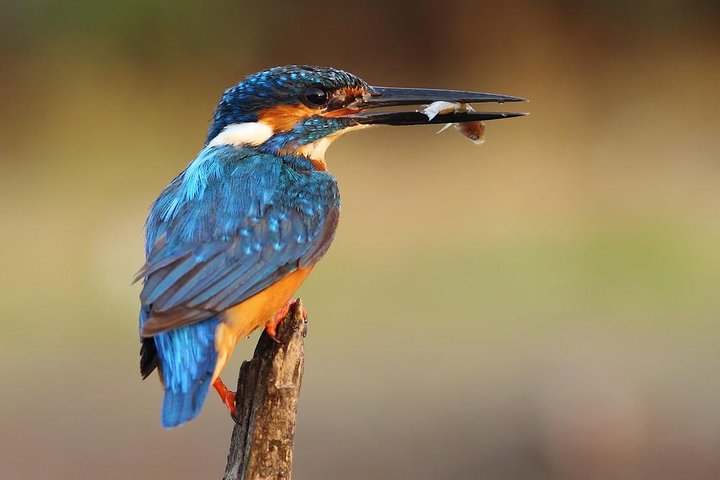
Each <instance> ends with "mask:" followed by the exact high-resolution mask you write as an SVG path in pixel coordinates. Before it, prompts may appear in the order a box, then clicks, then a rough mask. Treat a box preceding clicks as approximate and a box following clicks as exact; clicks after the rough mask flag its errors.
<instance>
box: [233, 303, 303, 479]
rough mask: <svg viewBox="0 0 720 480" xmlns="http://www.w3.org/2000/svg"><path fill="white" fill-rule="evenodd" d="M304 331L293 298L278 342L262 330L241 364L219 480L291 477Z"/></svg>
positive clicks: (301, 371)
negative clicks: (252, 351) (227, 448)
mask: <svg viewBox="0 0 720 480" xmlns="http://www.w3.org/2000/svg"><path fill="white" fill-rule="evenodd" d="M305 333H306V325H305V319H304V318H303V315H302V302H301V300H300V299H299V298H298V300H297V302H295V305H294V306H293V307H292V308H290V311H289V312H288V314H287V316H286V317H285V318H284V319H283V320H282V321H281V322H280V324H279V325H278V330H277V338H278V340H279V342H276V341H274V340H273V339H271V338H270V337H269V336H268V335H267V333H266V332H264V331H263V333H262V335H261V336H260V340H258V343H257V346H256V347H255V354H254V355H253V358H252V360H250V361H247V362H243V364H242V366H241V367H240V375H239V377H238V385H237V391H236V400H235V404H236V406H237V417H238V418H237V419H236V424H235V427H234V428H233V432H232V437H231V439H230V452H229V453H228V459H227V466H226V467H225V476H224V477H223V479H224V480H266V479H267V480H270V479H272V480H275V479H283V480H285V479H288V480H289V479H290V477H291V473H292V457H293V441H294V439H295V417H296V414H297V403H298V398H299V397H300V383H301V380H302V374H303V365H304V361H305V358H304V353H303V344H304V337H305Z"/></svg>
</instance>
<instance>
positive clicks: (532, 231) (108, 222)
mask: <svg viewBox="0 0 720 480" xmlns="http://www.w3.org/2000/svg"><path fill="white" fill-rule="evenodd" d="M718 5H720V4H718V3H717V2H712V1H708V2H701V1H690V0H644V1H643V0H637V1H626V0H604V1H600V0H597V1H574V2H570V1H567V2H564V1H546V2H535V1H476V2H472V1H467V2H451V1H448V2H406V1H397V2H373V1H364V2H353V3H352V4H350V3H344V2H343V3H341V2H331V1H325V2H304V3H300V2H290V1H285V2H271V1H264V2H243V1H233V2H230V1H226V2H195V1H191V0H173V1H169V0H161V1H154V2H146V1H141V0H130V1H124V2H90V1H62V2H61V1H53V0H26V1H23V2H20V1H15V2H13V1H9V2H8V1H7V0H3V1H2V2H0V132H2V133H0V219H1V221H2V222H1V225H2V235H0V251H1V252H2V254H1V255H0V272H1V273H0V385H2V387H1V388H2V393H1V394H0V477H2V478H7V479H34V478H47V477H53V478H68V479H69V478H73V479H78V478H104V479H105V480H112V479H126V478H148V479H165V478H173V479H198V478H220V477H221V475H222V471H223V468H224V464H225V456H226V453H227V445H228V440H229V436H230V431H231V424H230V420H229V418H228V415H227V413H226V410H225V409H224V407H223V406H222V405H221V404H220V402H219V401H217V399H216V398H215V395H214V393H211V396H210V397H208V398H209V401H208V402H207V404H206V406H205V408H204V411H203V413H202V414H201V416H200V417H199V418H198V419H197V420H196V421H194V422H192V423H190V424H189V425H186V426H184V427H182V428H179V429H175V430H172V431H164V430H163V429H162V428H161V427H160V402H161V390H160V387H159V385H158V382H157V380H156V378H152V379H149V380H148V381H145V382H141V381H140V378H139V375H138V365H137V364H138V347H139V343H138V338H137V323H136V321H137V320H136V312H137V307H138V305H137V294H138V291H139V287H138V286H137V285H133V286H131V285H130V281H131V279H132V277H133V274H134V272H135V271H136V270H137V269H138V268H139V267H140V265H141V264H142V263H143V254H142V251H143V237H142V235H143V234H142V226H143V222H144V220H145V215H146V212H147V208H148V206H149V204H150V203H151V202H152V200H153V199H154V198H155V196H156V195H157V194H158V193H159V192H160V190H161V189H162V188H163V187H164V185H165V184H166V183H167V182H168V181H169V180H170V179H171V178H172V177H173V176H174V175H176V174H177V173H178V172H179V171H180V170H181V169H182V168H183V167H184V165H185V164H186V163H187V162H189V161H190V160H192V158H193V157H194V155H195V154H196V152H197V151H198V150H199V148H200V146H201V144H202V142H203V140H204V135H205V132H206V128H207V125H208V119H209V117H210V115H211V113H212V110H213V109H214V106H215V103H216V101H217V99H218V98H219V95H220V93H221V92H222V90H223V89H224V88H226V87H228V86H230V85H232V84H234V83H236V82H237V81H239V80H240V79H242V78H243V77H244V76H245V75H247V74H249V73H251V72H254V71H256V70H259V69H262V68H266V67H269V66H273V65H278V64H286V63H311V64H320V65H332V66H336V67H341V68H344V69H346V70H349V71H351V72H354V73H357V74H359V75H360V76H362V77H363V78H365V79H366V80H367V81H369V82H370V83H371V84H377V85H394V86H423V87H445V88H461V89H473V90H481V91H490V92H498V93H507V94H512V95H519V96H524V97H527V98H530V99H531V103H529V104H527V105H520V108H521V109H527V110H528V111H530V112H532V115H531V116H530V117H527V118H523V119H514V120H507V121H496V122H492V123H490V124H488V128H487V135H486V143H485V144H484V145H482V146H481V147H476V146H474V145H473V144H472V143H470V142H469V141H468V140H466V139H465V138H463V137H462V136H460V135H457V134H456V133H453V132H452V130H450V131H447V132H444V133H442V134H440V135H436V134H435V131H436V128H434V127H413V128H404V129H400V128H386V129H374V130H368V131H364V132H361V133H358V134H354V135H349V136H347V137H345V138H343V139H342V140H341V141H339V142H337V144H336V145H334V146H333V147H332V149H331V150H330V151H329V153H328V156H327V159H328V162H329V164H330V166H331V170H332V171H333V172H334V173H335V174H336V176H337V177H338V180H339V183H340V186H341V190H342V193H343V196H344V197H343V198H344V206H343V218H342V221H341V225H340V229H339V231H338V234H337V237H336V241H335V244H334V246H333V248H332V249H331V251H330V253H329V254H328V256H327V257H326V259H325V260H324V261H323V262H322V263H321V264H320V265H319V267H318V268H317V269H316V270H315V272H314V274H313V277H312V278H311V281H310V282H308V283H307V285H306V286H304V287H303V288H302V290H301V292H300V294H301V296H302V297H303V298H304V300H305V301H306V304H307V307H308V309H309V311H310V325H309V327H310V332H309V336H308V337H307V343H306V355H307V363H306V373H305V378H304V384H303V394H302V398H301V403H300V411H299V421H298V427H297V438H296V451H295V453H296V462H295V467H296V468H295V478H297V479H324V478H327V479H331V478H333V479H367V478H376V479H397V478H413V479H437V478H447V479H470V478H482V479H520V480H524V479H528V480H534V479H645V478H652V479H660V480H662V479H679V478H682V479H716V478H720V455H719V453H718V452H720V378H719V377H720V375H719V372H720V348H719V343H720V322H718V315H719V314H720V295H718V287H719V286H720V249H719V248H718V245H719V242H720V211H719V206H720V155H719V154H720V134H719V132H720V115H719V114H718V112H719V111H720V109H719V107H720V101H719V96H718V88H719V86H720V7H718ZM512 106H513V107H517V106H518V105H517V104H515V105H512ZM255 338H256V337H253V338H252V339H251V340H250V341H247V342H244V343H243V344H242V345H241V346H240V347H239V348H238V350H237V351H236V354H235V358H234V361H233V363H232V365H230V367H229V368H228V370H227V372H226V374H225V378H226V380H227V381H228V383H229V384H234V381H235V378H236V372H237V367H238V365H239V362H240V361H241V360H242V359H244V358H247V357H248V356H249V355H250V351H251V348H252V347H253V345H254V344H255Z"/></svg>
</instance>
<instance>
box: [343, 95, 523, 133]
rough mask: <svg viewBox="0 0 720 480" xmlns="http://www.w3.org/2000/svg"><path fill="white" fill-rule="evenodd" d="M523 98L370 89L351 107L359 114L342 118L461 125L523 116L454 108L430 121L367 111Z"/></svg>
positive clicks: (420, 115)
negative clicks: (367, 95) (440, 103)
mask: <svg viewBox="0 0 720 480" xmlns="http://www.w3.org/2000/svg"><path fill="white" fill-rule="evenodd" d="M526 101H527V100H525V99H524V98H520V97H511V96H509V95H497V94H494V93H481V92H465V91H462V90H438V89H431V88H397V87H371V92H370V97H369V98H367V99H365V100H362V101H360V102H358V103H357V104H355V105H353V108H357V109H359V110H362V111H361V112H358V113H355V114H351V115H346V116H345V118H348V119H352V120H354V121H356V122H357V123H358V124H359V125H427V124H438V123H463V122H477V121H484V120H496V119H499V118H512V117H521V116H523V115H527V113H516V112H475V111H472V110H470V111H467V110H466V109H465V108H462V107H461V106H460V105H458V108H457V110H451V111H449V112H447V111H441V112H440V113H438V114H437V115H435V116H433V117H432V118H430V115H427V114H425V113H423V112H422V111H417V110H411V111H401V112H397V111H393V112H387V111H385V112H371V111H367V110H369V109H374V108H381V107H397V106H403V105H425V104H432V103H433V102H450V103H457V104H463V103H465V104H469V103H488V102H496V103H504V102H526Z"/></svg>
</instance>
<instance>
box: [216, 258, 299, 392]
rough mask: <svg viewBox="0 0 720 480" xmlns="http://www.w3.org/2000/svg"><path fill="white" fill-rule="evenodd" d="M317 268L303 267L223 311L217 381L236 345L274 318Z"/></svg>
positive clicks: (217, 336) (218, 327) (219, 331)
mask: <svg viewBox="0 0 720 480" xmlns="http://www.w3.org/2000/svg"><path fill="white" fill-rule="evenodd" d="M312 269H313V267H309V268H299V269H297V270H295V271H294V272H292V273H290V274H289V275H287V276H285V277H283V278H282V279H280V280H279V281H277V282H275V283H274V284H272V285H270V286H269V287H268V288H266V289H265V290H263V291H262V292H259V293H256V294H255V295H253V296H252V297H250V298H248V299H247V300H245V301H244V302H242V303H240V304H238V305H235V306H234V307H232V308H230V309H229V310H227V311H226V312H225V313H223V321H222V322H220V324H219V325H218V326H217V330H215V349H216V350H217V352H218V361H217V365H216V366H215V372H214V373H213V381H215V379H216V378H217V377H218V376H219V375H220V372H221V371H222V369H223V368H224V367H225V363H226V362H227V360H228V358H230V355H231V354H232V351H233V349H234V348H235V344H236V343H237V342H238V341H239V340H241V339H243V338H245V337H247V336H248V335H250V334H251V333H252V332H253V331H255V329H257V328H258V327H261V326H264V325H265V324H266V323H267V322H268V321H270V320H272V319H273V318H274V316H275V314H276V313H277V312H278V311H279V310H280V309H281V308H282V307H284V306H285V304H286V303H287V302H288V301H289V300H290V299H291V298H292V296H293V294H294V293H295V291H296V290H297V289H298V288H299V287H300V285H302V283H303V282H304V281H305V279H306V278H307V276H308V275H310V272H311V271H312Z"/></svg>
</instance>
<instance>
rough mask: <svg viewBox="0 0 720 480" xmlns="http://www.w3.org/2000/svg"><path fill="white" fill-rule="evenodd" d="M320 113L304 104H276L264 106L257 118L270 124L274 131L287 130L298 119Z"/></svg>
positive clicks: (290, 128)
mask: <svg viewBox="0 0 720 480" xmlns="http://www.w3.org/2000/svg"><path fill="white" fill-rule="evenodd" d="M318 113H320V111H319V110H314V109H311V108H309V107H306V106H305V105H302V104H300V105H277V106H275V107H270V108H266V109H265V110H263V111H261V112H260V114H259V115H258V120H260V121H261V122H263V123H265V124H267V125H270V127H271V128H272V129H273V131H274V132H287V131H288V130H292V128H293V127H294V126H295V125H296V124H297V123H298V122H299V121H300V120H303V119H306V118H310V117H312V116H313V115H317V114H318Z"/></svg>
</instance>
